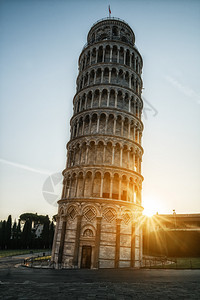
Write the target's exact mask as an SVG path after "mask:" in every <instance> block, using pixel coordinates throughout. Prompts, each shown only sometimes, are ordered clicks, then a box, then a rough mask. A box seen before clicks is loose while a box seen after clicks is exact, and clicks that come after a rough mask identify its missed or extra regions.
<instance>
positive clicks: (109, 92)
mask: <svg viewBox="0 0 200 300" xmlns="http://www.w3.org/2000/svg"><path fill="white" fill-rule="evenodd" d="M109 99H110V91H108V97H107V107H108V106H109Z"/></svg>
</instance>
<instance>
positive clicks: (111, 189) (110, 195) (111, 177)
mask: <svg viewBox="0 0 200 300" xmlns="http://www.w3.org/2000/svg"><path fill="white" fill-rule="evenodd" d="M112 191H113V176H110V194H109V198H110V199H112Z"/></svg>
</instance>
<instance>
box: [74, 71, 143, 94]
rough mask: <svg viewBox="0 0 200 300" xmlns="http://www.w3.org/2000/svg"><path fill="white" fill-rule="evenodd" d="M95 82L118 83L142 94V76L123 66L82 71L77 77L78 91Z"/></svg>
mask: <svg viewBox="0 0 200 300" xmlns="http://www.w3.org/2000/svg"><path fill="white" fill-rule="evenodd" d="M95 84H112V85H113V84H116V85H120V86H123V87H126V88H129V89H131V90H133V91H134V92H135V93H136V94H137V95H139V96H140V95H141V89H142V80H141V78H140V77H138V76H136V75H135V74H134V73H133V72H131V71H127V69H126V70H125V69H123V68H120V69H118V68H115V67H107V66H106V67H105V66H102V67H94V68H91V69H89V70H88V71H86V72H83V73H80V75H79V77H78V78H77V91H78V92H79V91H80V90H82V89H83V88H85V87H87V86H91V85H95Z"/></svg>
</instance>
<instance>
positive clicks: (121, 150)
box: [120, 147, 123, 167]
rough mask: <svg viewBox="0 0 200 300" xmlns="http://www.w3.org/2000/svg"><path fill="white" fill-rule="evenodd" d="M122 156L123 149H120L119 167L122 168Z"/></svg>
mask: <svg viewBox="0 0 200 300" xmlns="http://www.w3.org/2000/svg"><path fill="white" fill-rule="evenodd" d="M122 154H123V147H120V167H122Z"/></svg>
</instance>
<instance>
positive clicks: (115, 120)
mask: <svg viewBox="0 0 200 300" xmlns="http://www.w3.org/2000/svg"><path fill="white" fill-rule="evenodd" d="M116 122H117V117H116V116H114V126H113V134H114V135H115V134H116Z"/></svg>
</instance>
